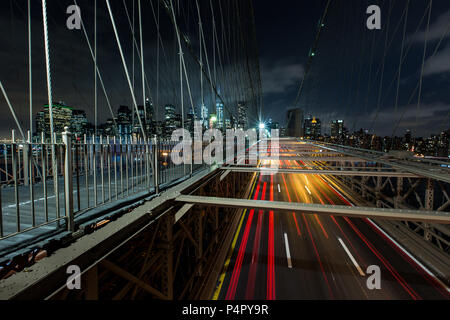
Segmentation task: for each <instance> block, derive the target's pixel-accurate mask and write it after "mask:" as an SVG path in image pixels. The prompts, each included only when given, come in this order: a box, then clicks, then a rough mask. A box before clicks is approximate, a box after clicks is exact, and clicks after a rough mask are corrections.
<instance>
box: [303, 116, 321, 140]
mask: <svg viewBox="0 0 450 320" xmlns="http://www.w3.org/2000/svg"><path fill="white" fill-rule="evenodd" d="M321 135H322V124H321V121H320V119H316V117H311V116H309V117H308V118H306V119H305V124H304V136H305V137H308V138H313V139H315V138H318V137H320V136H321Z"/></svg>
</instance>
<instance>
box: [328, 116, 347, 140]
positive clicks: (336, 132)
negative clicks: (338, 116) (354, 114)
mask: <svg viewBox="0 0 450 320" xmlns="http://www.w3.org/2000/svg"><path fill="white" fill-rule="evenodd" d="M330 131H331V132H330V133H331V134H330V135H331V138H334V139H336V138H339V137H341V136H342V135H343V134H344V120H333V121H331V124H330Z"/></svg>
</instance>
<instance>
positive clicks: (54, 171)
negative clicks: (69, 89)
mask: <svg viewBox="0 0 450 320" xmlns="http://www.w3.org/2000/svg"><path fill="white" fill-rule="evenodd" d="M42 19H43V24H44V47H45V58H46V59H45V67H46V71H47V95H48V112H49V117H50V141H51V145H52V146H51V152H52V174H53V190H54V191H55V202H56V216H57V217H58V218H59V217H60V214H59V190H58V189H59V187H58V167H57V162H56V148H55V143H56V141H55V132H54V127H53V100H52V80H51V71H50V52H49V50H50V49H49V42H48V26H47V3H46V0H42Z"/></svg>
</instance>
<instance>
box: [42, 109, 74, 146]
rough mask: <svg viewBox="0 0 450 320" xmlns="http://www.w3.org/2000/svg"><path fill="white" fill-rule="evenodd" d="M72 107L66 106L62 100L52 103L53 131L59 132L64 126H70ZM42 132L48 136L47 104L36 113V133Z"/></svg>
mask: <svg viewBox="0 0 450 320" xmlns="http://www.w3.org/2000/svg"><path fill="white" fill-rule="evenodd" d="M72 112H73V108H72V107H69V106H67V105H66V104H65V103H64V102H58V103H54V104H53V132H54V133H56V134H58V135H59V134H61V133H62V132H63V131H64V127H66V126H67V127H70V124H71V119H72ZM42 132H43V133H44V135H45V137H47V138H50V132H51V131H50V112H49V107H48V105H44V106H43V107H42V109H41V110H40V111H39V112H38V113H37V115H36V133H37V134H38V135H40V134H41V133H42Z"/></svg>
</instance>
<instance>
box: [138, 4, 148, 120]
mask: <svg viewBox="0 0 450 320" xmlns="http://www.w3.org/2000/svg"><path fill="white" fill-rule="evenodd" d="M138 15H139V37H140V39H141V75H142V103H143V106H144V121H145V124H146V125H148V122H147V108H146V105H145V98H146V97H145V74H144V39H143V38H142V16H141V0H138Z"/></svg>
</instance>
